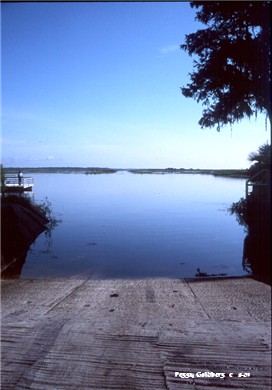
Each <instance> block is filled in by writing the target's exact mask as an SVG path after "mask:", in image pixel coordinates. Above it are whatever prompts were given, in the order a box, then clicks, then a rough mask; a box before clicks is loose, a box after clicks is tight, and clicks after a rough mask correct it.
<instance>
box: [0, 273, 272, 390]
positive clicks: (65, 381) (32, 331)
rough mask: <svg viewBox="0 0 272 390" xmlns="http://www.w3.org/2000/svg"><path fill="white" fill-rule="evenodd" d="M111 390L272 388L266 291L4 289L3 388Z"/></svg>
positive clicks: (230, 284) (117, 285) (68, 285)
mask: <svg viewBox="0 0 272 390" xmlns="http://www.w3.org/2000/svg"><path fill="white" fill-rule="evenodd" d="M177 372H182V373H191V374H193V376H194V377H193V378H180V377H178V376H176V375H175V373H177ZM198 372H201V373H207V372H208V373H209V372H213V373H225V378H213V377H196V374H197V373H198ZM230 374H233V377H230V376H229V375H230ZM239 374H247V376H248V377H241V378H239V377H238V375H239ZM203 375H207V374H203ZM113 388H114V389H120V390H121V389H125V390H130V389H131V390H133V389H151V390H152V389H158V390H161V389H171V390H175V389H209V388H212V389H217V388H218V389H219V388H220V389H221V388H226V389H233V388H237V389H242V388H243V389H270V388H271V288H270V286H268V285H266V284H263V283H261V282H257V281H254V280H252V279H250V278H237V279H222V280H213V281H185V280H178V279H176V280H169V279H152V280H151V279H146V280H93V279H87V280H80V279H66V280H57V279H56V280H4V281H2V389H7V390H8V389H37V390H38V389H43V390H44V389H54V390H62V389H113Z"/></svg>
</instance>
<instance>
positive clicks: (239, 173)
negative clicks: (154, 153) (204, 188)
mask: <svg viewBox="0 0 272 390" xmlns="http://www.w3.org/2000/svg"><path fill="white" fill-rule="evenodd" d="M19 170H21V171H23V172H24V173H67V174H68V173H81V174H86V175H97V174H110V173H116V172H129V173H133V174H140V175H144V174H200V175H213V176H224V177H230V178H241V179H242V178H245V179H247V178H248V177H249V174H248V169H193V168H190V169H185V168H165V169H159V168H155V169H153V168H148V169H112V168H100V167H86V168H82V167H38V168H29V167H25V168H23V167H20V168H6V167H5V173H7V174H15V173H18V171H19Z"/></svg>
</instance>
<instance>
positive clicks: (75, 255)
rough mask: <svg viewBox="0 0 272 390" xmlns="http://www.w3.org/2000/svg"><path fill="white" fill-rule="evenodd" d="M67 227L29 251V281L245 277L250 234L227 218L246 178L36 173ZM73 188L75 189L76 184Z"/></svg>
mask: <svg viewBox="0 0 272 390" xmlns="http://www.w3.org/2000/svg"><path fill="white" fill-rule="evenodd" d="M35 183H36V186H35V200H36V201H38V202H39V201H40V200H42V199H44V198H45V197H46V196H47V197H48V199H49V200H50V201H51V202H52V207H53V211H54V213H56V215H57V216H60V217H61V219H62V223H61V224H60V225H59V226H57V227H56V228H55V229H54V231H53V234H52V236H51V237H49V246H48V237H46V235H45V234H44V233H43V234H42V235H41V236H40V237H38V238H37V239H36V241H35V243H34V245H32V246H31V248H30V250H29V251H28V254H27V258H26V261H25V263H24V266H23V269H22V273H21V277H22V278H47V277H48V278H52V277H83V278H85V277H87V275H92V278H101V279H103V278H146V277H170V278H194V277H196V276H195V274H196V270H197V269H199V270H200V272H202V273H206V274H207V275H216V276H223V275H225V274H226V275H227V276H240V275H245V274H246V271H245V270H244V269H243V267H242V264H241V258H242V253H243V240H244V237H245V233H244V230H243V228H242V227H241V226H239V225H238V224H237V222H236V220H235V217H234V216H230V215H229V213H228V212H227V209H228V207H229V206H230V204H231V203H232V202H233V201H234V200H235V199H237V198H239V197H241V196H242V195H243V193H244V180H240V179H226V178H220V177H216V178H215V177H213V176H208V175H205V176H204V175H170V174H169V175H146V176H145V175H133V174H129V173H117V174H112V175H96V176H90V175H84V174H36V175H35ZM71 184H72V185H71Z"/></svg>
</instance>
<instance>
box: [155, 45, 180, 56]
mask: <svg viewBox="0 0 272 390" xmlns="http://www.w3.org/2000/svg"><path fill="white" fill-rule="evenodd" d="M179 48H180V45H178V44H175V45H168V46H165V47H162V48H161V49H159V52H160V53H161V54H168V53H173V52H174V51H178V50H179Z"/></svg>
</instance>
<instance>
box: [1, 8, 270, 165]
mask: <svg viewBox="0 0 272 390" xmlns="http://www.w3.org/2000/svg"><path fill="white" fill-rule="evenodd" d="M1 9H2V37H1V39H2V162H3V163H4V165H5V166H16V167H42V166H83V167H86V166H100V167H113V168H114V167H115V168H148V167H149V168H167V167H176V168H180V167H183V168H246V167H248V166H249V163H248V161H247V156H248V154H249V153H250V152H251V151H255V150H257V149H258V147H259V146H260V145H261V144H263V143H264V142H266V141H269V142H270V133H269V130H268V131H265V117H264V115H259V116H258V118H257V120H255V118H254V119H251V121H249V120H248V119H244V120H243V121H242V122H241V123H240V124H237V125H235V126H233V127H232V129H231V128H230V126H226V127H225V128H223V129H222V130H221V132H220V133H218V132H217V131H216V129H206V130H202V129H201V128H200V126H199V125H198V120H199V119H200V117H201V112H202V109H203V107H202V106H201V104H198V103H196V102H195V101H194V100H192V99H186V98H185V97H183V96H182V94H181V92H180V87H181V86H184V85H185V84H186V83H187V82H189V76H188V73H189V72H190V71H192V58H190V57H189V56H188V54H187V53H185V52H183V51H181V50H180V49H179V46H180V44H182V43H183V42H184V38H185V34H188V33H191V32H194V31H196V30H197V29H199V28H203V27H204V26H203V25H201V24H199V23H197V22H195V20H194V16H195V10H192V9H191V8H190V6H189V3H187V2H183V3H175V2H174V3H168V2H165V3H161V2H152V3H135V2H131V3H130V2H128V3H121V2H120V3H115V2H114V3H107V2H106V3H99V2H98V3H50V2H49V3H31V2H30V3H5V4H3V3H2V4H1ZM268 129H269V122H268Z"/></svg>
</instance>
